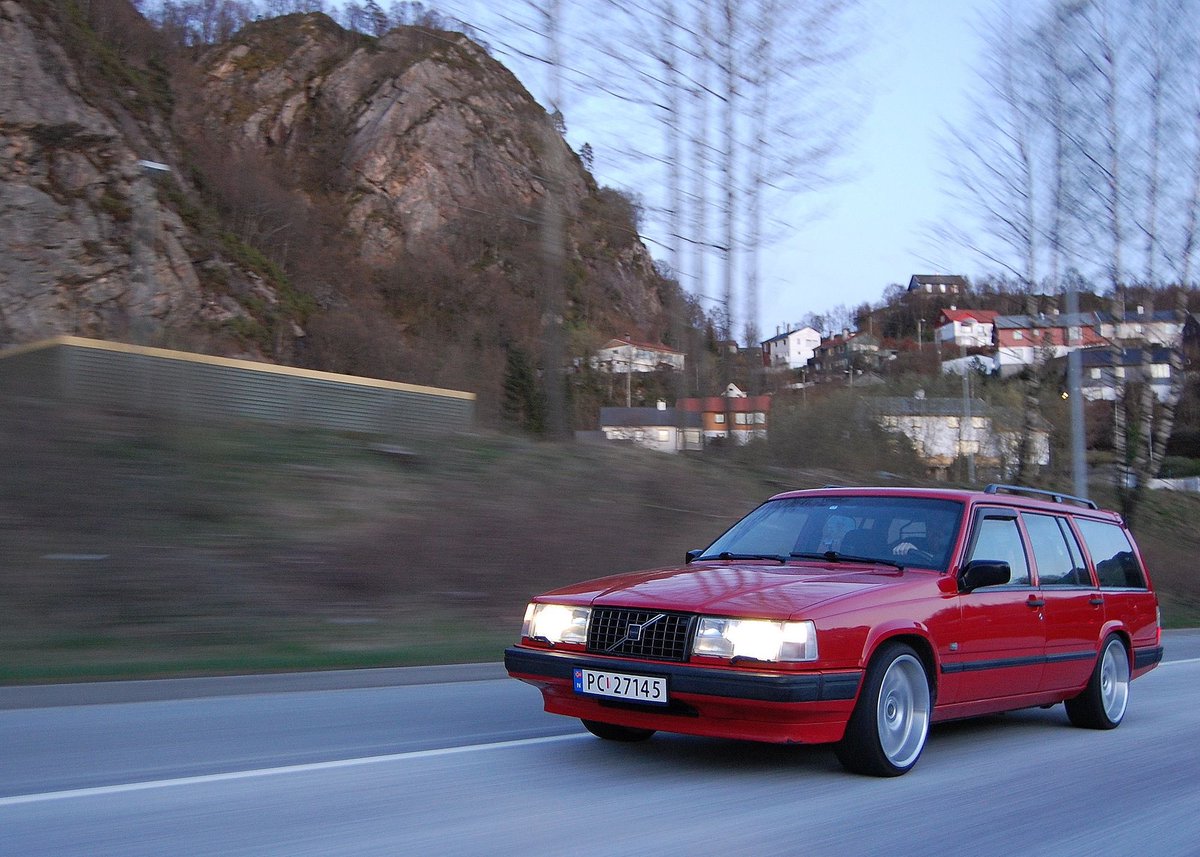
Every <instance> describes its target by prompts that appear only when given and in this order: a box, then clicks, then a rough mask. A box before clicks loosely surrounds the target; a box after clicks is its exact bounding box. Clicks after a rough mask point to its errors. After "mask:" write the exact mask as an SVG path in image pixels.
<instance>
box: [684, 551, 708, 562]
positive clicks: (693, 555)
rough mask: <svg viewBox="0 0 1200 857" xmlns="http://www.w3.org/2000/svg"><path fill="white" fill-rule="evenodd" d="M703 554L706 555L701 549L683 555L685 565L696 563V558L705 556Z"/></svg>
mask: <svg viewBox="0 0 1200 857" xmlns="http://www.w3.org/2000/svg"><path fill="white" fill-rule="evenodd" d="M703 553H704V551H703V550H701V549H699V548H697V549H694V550H690V551H688V552H687V553H685V554H684V555H683V564H684V565H691V564H692V563H693V562H695V561H696V558H697V557H699V556H701V555H703Z"/></svg>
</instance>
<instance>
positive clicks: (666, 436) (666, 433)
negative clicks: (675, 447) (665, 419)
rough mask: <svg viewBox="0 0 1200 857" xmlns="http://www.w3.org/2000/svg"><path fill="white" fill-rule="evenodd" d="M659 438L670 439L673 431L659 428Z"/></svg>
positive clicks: (662, 439) (661, 439)
mask: <svg viewBox="0 0 1200 857" xmlns="http://www.w3.org/2000/svg"><path fill="white" fill-rule="evenodd" d="M658 439H659V440H660V441H668V440H670V439H671V433H670V432H669V431H667V430H666V429H659V430H658Z"/></svg>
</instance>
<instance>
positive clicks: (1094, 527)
mask: <svg viewBox="0 0 1200 857" xmlns="http://www.w3.org/2000/svg"><path fill="white" fill-rule="evenodd" d="M1075 523H1076V524H1077V525H1078V526H1079V532H1080V534H1081V535H1082V536H1083V543H1084V544H1085V545H1087V549H1088V553H1090V554H1091V555H1092V563H1093V564H1094V565H1095V566H1096V577H1097V579H1099V581H1100V586H1102V587H1106V588H1110V589H1113V588H1117V589H1130V588H1133V589H1145V588H1146V575H1145V574H1144V573H1143V572H1142V568H1141V566H1140V565H1138V561H1137V556H1136V555H1135V554H1134V552H1133V545H1132V544H1130V543H1129V537H1128V536H1127V535H1125V531H1124V530H1123V529H1121V528H1120V527H1118V526H1117V525H1116V524H1109V523H1105V522H1104V521H1091V520H1088V519H1086V518H1076V519H1075Z"/></svg>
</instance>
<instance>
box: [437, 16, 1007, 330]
mask: <svg viewBox="0 0 1200 857" xmlns="http://www.w3.org/2000/svg"><path fill="white" fill-rule="evenodd" d="M864 2H865V3H866V4H867V6H868V9H869V13H870V14H869V16H868V17H869V20H870V21H871V27H870V30H869V35H868V40H867V49H866V50H865V51H864V52H863V53H862V54H861V55H860V56H859V57H858V58H857V60H856V64H857V71H858V73H857V78H858V80H859V81H860V82H861V83H862V84H863V85H865V86H866V88H867V92H866V94H867V96H868V99H869V101H868V106H867V110H866V112H865V114H864V115H863V116H862V118H861V124H860V125H859V127H858V129H857V131H856V132H855V134H854V135H853V139H852V140H850V141H849V143H850V145H849V146H848V148H847V153H846V155H845V156H844V157H843V159H842V160H841V162H840V165H839V168H838V171H839V173H840V174H842V175H844V176H845V178H844V179H843V180H841V181H839V182H837V183H836V184H834V185H832V186H830V187H828V188H827V189H824V190H822V191H820V192H819V193H817V194H809V195H806V196H803V197H797V198H796V200H795V202H794V204H792V205H787V206H785V207H784V209H785V210H784V211H783V218H784V219H785V220H787V221H788V222H789V223H790V224H791V225H792V226H793V227H794V229H793V230H791V231H790V232H789V233H788V234H787V235H786V236H785V237H784V238H783V239H782V240H780V241H778V242H777V243H776V244H774V245H773V246H771V247H769V248H767V249H766V251H765V252H764V253H763V254H762V257H761V260H762V261H761V265H762V274H761V286H760V293H759V295H760V296H759V304H760V312H759V318H758V329H759V331H760V334H761V338H763V339H765V338H768V337H769V336H773V335H774V334H775V332H776V330H777V329H779V328H783V329H786V328H787V327H788V326H790V325H794V324H795V323H796V322H798V321H799V320H800V319H801V318H802V317H804V316H805V315H806V314H807V313H810V312H815V313H824V312H825V311H827V310H829V309H832V308H834V307H835V306H837V305H846V306H847V307H854V306H857V305H858V304H861V303H864V302H868V303H877V302H879V301H880V300H881V298H882V295H883V291H884V289H885V288H886V287H887V286H888V285H889V284H891V283H901V284H907V282H908V280H909V278H910V277H911V276H912V275H913V274H964V275H967V276H968V277H974V276H978V275H980V274H984V273H988V271H986V270H981V269H980V265H979V263H977V262H975V261H974V260H973V259H972V258H971V257H970V256H969V255H968V254H967V253H966V251H962V250H959V249H956V248H954V247H951V246H939V245H938V244H937V243H936V242H935V241H934V240H933V239H932V238H931V237H930V235H931V226H932V224H933V223H934V221H936V220H938V219H939V218H942V217H946V216H947V214H946V213H947V211H948V209H949V206H950V205H951V202H950V200H949V199H948V198H947V196H946V194H945V188H946V180H945V178H944V177H943V176H942V174H941V172H940V170H941V169H943V164H944V159H945V155H944V153H945V148H944V146H943V144H942V142H941V140H942V139H944V137H945V136H946V128H947V125H948V124H949V123H953V124H960V123H963V122H966V121H967V120H968V118H969V114H970V100H969V90H970V89H971V87H972V86H973V85H974V68H975V64H976V62H977V59H978V55H979V52H980V41H981V39H980V36H979V34H978V32H977V28H978V21H979V17H980V12H981V11H982V10H984V9H986V8H990V5H991V2H992V0H864ZM514 5H515V4H514ZM573 5H575V4H564V7H570V6H573ZM437 8H439V9H440V10H442V11H444V12H445V13H447V14H451V15H454V16H456V17H459V18H461V19H462V20H465V21H466V22H468V23H470V24H473V25H475V26H476V27H478V28H480V29H481V30H482V33H481V35H482V37H483V38H484V40H485V41H487V36H488V30H489V28H492V27H495V28H497V29H498V28H500V27H502V26H503V22H498V21H496V19H495V18H494V17H492V16H493V15H494V14H503V13H497V12H496V9H497V7H495V6H493V5H490V4H489V5H485V4H482V3H477V2H476V0H446V2H444V3H442V4H438V6H437ZM507 8H510V9H511V8H513V7H512V6H510V7H507ZM593 8H594V7H593ZM513 14H516V13H513ZM510 23H511V22H510ZM492 48H493V53H494V55H496V57H497V59H499V60H500V61H501V62H503V63H504V64H505V65H506V66H508V67H509V68H510V69H511V70H512V71H513V72H514V73H515V74H516V75H517V77H518V78H519V79H520V80H521V82H522V83H523V84H525V86H526V87H527V88H528V89H529V90H530V91H531V93H532V94H533V95H534V97H535V98H538V100H539V101H540V102H541V103H542V104H543V105H544V104H547V103H548V98H547V94H546V93H545V91H544V90H545V86H544V83H543V81H544V80H545V74H544V66H542V65H539V64H538V63H536V62H532V61H529V60H527V59H523V58H522V57H520V56H519V55H516V54H513V53H508V54H506V53H505V52H504V51H503V50H497V49H496V46H495V45H493V46H492ZM536 49H537V48H536V47H534V48H531V51H532V50H536ZM560 103H562V105H563V113H564V114H565V117H566V120H567V139H568V141H569V142H570V143H571V144H572V146H573V147H574V148H575V149H576V150H577V151H578V150H579V148H580V147H581V146H582V145H583V143H584V142H589V143H591V145H592V147H593V148H594V149H595V151H596V161H595V166H594V168H593V172H594V174H595V175H596V178H597V180H598V181H599V182H600V183H601V184H603V185H609V186H612V187H617V188H620V189H622V190H630V191H633V192H635V193H638V192H642V191H644V190H645V188H646V187H647V186H648V184H647V183H650V182H656V181H657V182H662V180H663V179H662V173H661V172H650V167H648V166H645V165H643V166H642V167H637V166H631V165H630V164H629V163H628V162H627V161H625V160H623V159H621V158H618V157H616V156H615V154H613V150H614V149H616V148H619V147H620V145H621V138H622V137H625V136H630V135H632V136H637V135H639V134H641V135H647V134H649V135H653V134H658V133H660V132H657V131H656V130H655V129H654V128H653V127H646V126H642V127H636V126H635V127H633V128H629V127H628V124H627V123H624V122H623V120H624V119H625V118H627V117H625V116H623V114H624V113H626V112H627V108H623V107H622V106H621V105H620V104H619V103H617V102H615V101H613V100H612V99H607V98H604V97H595V96H584V95H581V94H579V93H577V92H572V91H569V90H568V91H566V92H564V93H563V96H562V98H561V101H560ZM614 135H615V136H614ZM649 196H650V194H647V197H649ZM648 201H649V199H648ZM814 212H817V213H816V214H814ZM643 232H644V235H645V238H646V239H647V244H648V246H649V247H650V248H651V252H652V253H653V254H654V255H655V256H656V257H657V258H660V259H664V260H665V259H666V255H667V254H666V250H665V248H664V246H663V244H662V240H661V239H662V238H663V236H662V235H661V234H658V233H659V230H658V229H656V228H655V225H654V223H653V222H648V223H647V225H646V227H645V228H644V229H643ZM712 267H714V263H710V268H712ZM684 286H685V287H687V288H688V289H689V291H692V292H693V293H696V294H699V295H700V296H701V298H702V302H704V303H705V306H706V308H709V309H712V308H713V307H714V304H715V303H716V297H715V296H716V295H717V294H718V293H719V291H720V287H719V286H716V285H712V284H711V280H710V285H707V286H699V285H697V284H696V283H694V282H687V281H685V282H684ZM744 323H745V305H744V298H742V297H741V296H740V287H739V294H738V296H737V297H736V298H735V306H734V329H735V332H740V331H741V329H742V328H743V325H744Z"/></svg>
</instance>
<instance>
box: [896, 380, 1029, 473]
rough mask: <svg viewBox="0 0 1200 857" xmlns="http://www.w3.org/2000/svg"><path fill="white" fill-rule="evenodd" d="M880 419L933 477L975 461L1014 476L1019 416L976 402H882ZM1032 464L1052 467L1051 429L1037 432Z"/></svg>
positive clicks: (1018, 441) (937, 400) (906, 400)
mask: <svg viewBox="0 0 1200 857" xmlns="http://www.w3.org/2000/svg"><path fill="white" fill-rule="evenodd" d="M872 404H873V407H874V411H875V418H876V420H878V422H879V424H880V425H881V426H883V428H884V429H886V430H888V431H896V432H900V433H902V434H904V435H905V436H906V437H907V438H908V439H909V440H910V441H911V442H912V445H913V448H914V449H915V450H916V452H917V454H918V455H919V456H921V458H922V459H923V460H924V461H925V464H926V466H927V467H928V468H929V470H930V472H931V473H932V474H935V475H939V476H944V475H945V474H946V472H947V471H948V470H949V468H950V466H951V465H952V464H953V463H954V461H955V460H956V459H958V458H960V457H963V456H966V455H973V456H975V462H976V464H977V465H978V466H980V467H987V468H994V469H997V470H999V471H1001V472H1002V473H1004V474H1005V477H1006V478H1007V477H1008V476H1009V475H1011V473H1012V470H1013V468H1014V467H1015V465H1016V458H1017V447H1018V445H1019V444H1020V441H1021V437H1020V430H1019V429H1020V425H1021V422H1022V421H1021V418H1020V415H1019V414H1017V413H1015V412H1011V411H1007V410H1005V409H1003V408H997V407H994V406H992V405H989V404H987V403H986V402H984V401H983V400H981V399H971V400H970V403H969V405H968V404H967V403H964V402H963V400H962V399H958V398H952V399H925V398H897V397H881V398H878V399H875V400H874V401H873V403H872ZM1032 441H1033V449H1032V454H1033V460H1034V461H1035V462H1036V463H1037V464H1038V465H1040V466H1043V467H1044V466H1045V465H1047V464H1049V463H1050V429H1049V426H1048V425H1046V424H1044V423H1041V422H1040V421H1039V425H1038V426H1037V427H1036V428H1035V429H1034V431H1033V438H1032Z"/></svg>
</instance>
